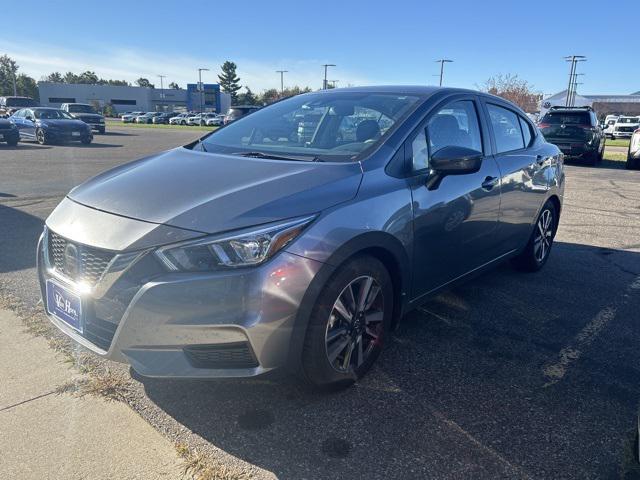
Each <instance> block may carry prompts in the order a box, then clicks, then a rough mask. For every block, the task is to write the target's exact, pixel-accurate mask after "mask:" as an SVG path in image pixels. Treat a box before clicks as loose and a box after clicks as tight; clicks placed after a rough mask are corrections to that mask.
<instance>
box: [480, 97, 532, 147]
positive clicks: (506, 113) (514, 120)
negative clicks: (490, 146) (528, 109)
mask: <svg viewBox="0 0 640 480" xmlns="http://www.w3.org/2000/svg"><path fill="white" fill-rule="evenodd" d="M487 109H488V110H489V118H490V119H491V125H492V126H493V134H494V136H495V140H496V149H497V151H498V153H502V152H509V151H511V150H518V149H520V148H524V139H523V138H522V130H521V128H520V122H519V120H518V118H519V117H518V115H516V114H515V113H514V112H512V111H511V110H507V109H506V108H502V107H498V106H497V105H491V104H489V105H487Z"/></svg>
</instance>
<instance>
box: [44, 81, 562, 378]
mask: <svg viewBox="0 0 640 480" xmlns="http://www.w3.org/2000/svg"><path fill="white" fill-rule="evenodd" d="M301 123H304V128H303V129H300V128H299V127H300V124H301ZM311 124H313V125H311ZM312 127H313V128H312ZM310 129H311V130H313V131H312V134H311V135H307V133H308V132H309V131H310ZM300 132H302V133H300ZM563 191H564V171H563V156H562V154H561V152H560V151H559V150H558V148H557V147H556V146H554V145H551V144H549V143H547V142H546V141H545V140H544V138H543V137H542V135H541V134H540V133H539V132H538V130H537V129H536V128H535V126H534V125H533V124H532V123H531V121H530V120H529V119H528V118H527V116H526V115H525V113H524V112H522V111H521V110H520V109H518V108H517V107H516V106H514V105H513V104H511V103H509V102H507V101H505V100H503V99H500V98H498V97H494V96H491V95H488V94H484V93H478V92H475V91H470V90H459V89H449V88H435V87H369V88H365V87H362V88H352V89H351V88H350V89H332V90H327V91H322V92H315V93H309V94H304V95H299V96H296V97H292V98H290V99H287V100H284V101H281V102H278V103H275V104H273V105H271V106H268V107H265V108H263V109H261V110H259V111H257V112H255V113H252V114H251V115H248V116H246V117H243V118H241V119H239V120H238V121H236V122H234V123H232V124H230V125H227V126H226V127H224V128H221V129H219V130H217V131H215V132H213V133H211V134H209V135H207V136H205V137H204V138H202V139H201V140H198V141H196V142H194V143H191V144H189V145H186V146H185V147H179V148H175V149H173V150H169V151H167V152H164V153H160V154H157V155H154V156H151V157H147V158H144V159H142V160H138V161H137V162H132V163H128V164H125V165H122V166H120V167H117V168H115V169H113V170H111V171H108V172H105V173H103V174H101V175H98V176H97V177H94V178H93V179H91V180H89V181H87V182H85V183H84V184H82V185H80V186H78V187H76V188H75V189H73V190H72V191H71V192H70V193H69V194H68V196H67V197H66V198H65V199H64V200H63V201H62V202H61V203H60V204H59V205H58V206H57V208H56V209H55V210H54V211H53V213H52V214H51V215H50V216H49V218H48V219H47V220H46V227H45V230H44V233H43V235H42V237H41V239H40V242H39V245H38V253H37V254H38V274H39V278H40V284H41V288H42V298H43V301H44V307H45V309H46V311H47V313H48V315H49V318H50V319H51V321H52V322H53V323H54V324H55V325H56V326H57V327H58V328H60V329H61V330H62V331H63V332H65V333H66V334H67V335H69V336H70V337H71V338H73V339H74V340H75V341H77V342H78V343H80V344H82V345H84V346H85V347H87V348H89V349H91V350H93V351H94V352H96V353H97V354H98V355H101V356H103V357H106V358H110V359H113V360H117V361H121V362H127V363H129V364H131V366H132V367H133V368H134V369H135V370H136V371H137V372H139V373H140V374H142V375H148V376H155V377H191V378H212V377H252V376H255V375H259V374H262V373H265V372H269V371H271V370H274V369H279V368H285V367H286V368H290V369H292V370H294V371H296V372H298V373H300V374H301V375H302V376H303V377H304V378H306V379H307V380H308V381H310V382H311V383H312V384H314V385H317V386H319V387H335V386H344V385H348V384H350V383H351V382H353V381H354V380H356V379H357V378H359V377H361V376H362V375H363V374H364V373H365V372H367V370H369V368H370V367H371V365H372V364H373V363H374V361H375V360H376V358H377V357H378V355H379V354H380V352H381V351H382V346H383V344H384V342H385V341H386V339H387V337H388V335H389V330H390V329H391V328H393V327H394V326H395V325H396V324H397V323H398V322H399V321H400V319H401V318H402V316H403V315H404V314H405V313H407V312H408V311H410V310H412V309H414V308H416V307H418V306H419V305H420V304H421V303H422V302H424V301H425V299H427V298H428V297H429V296H431V295H433V294H434V293H436V292H438V291H440V290H441V289H443V288H448V287H450V286H452V285H454V284H456V283H458V282H461V281H463V280H465V279H467V278H469V277H470V276H472V275H476V274H477V273H479V272H481V271H484V270H486V269H489V268H492V267H494V266H495V265H497V264H499V263H501V262H503V261H505V260H508V259H511V260H512V261H513V262H514V264H515V265H516V266H517V267H518V268H519V269H522V270H527V271H535V270H539V269H540V268H541V267H542V266H543V265H544V264H545V262H546V261H547V259H548V258H549V252H550V250H551V247H552V244H553V239H554V235H555V232H556V228H557V226H558V221H559V218H560V213H561V205H562V198H563Z"/></svg>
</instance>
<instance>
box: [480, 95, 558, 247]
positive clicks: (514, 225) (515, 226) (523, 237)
mask: <svg viewBox="0 0 640 480" xmlns="http://www.w3.org/2000/svg"><path fill="white" fill-rule="evenodd" d="M483 103H484V108H485V110H486V117H487V119H488V123H489V126H490V128H491V130H492V133H493V135H492V141H493V148H494V152H495V157H494V158H495V160H496V162H497V164H498V168H499V169H500V184H501V186H502V189H501V192H502V199H501V206H500V227H499V232H498V235H497V238H498V239H499V242H500V245H501V248H502V250H503V252H502V253H508V252H510V251H512V250H515V249H518V248H521V247H523V246H524V245H526V243H527V241H528V239H529V236H530V235H531V228H532V225H533V223H534V222H535V219H536V216H537V214H538V210H539V209H540V207H541V206H542V203H543V202H544V199H545V197H546V195H547V191H548V190H549V185H548V175H547V172H546V171H547V170H548V169H549V168H551V160H552V159H551V158H550V157H548V156H546V155H545V153H546V150H545V149H544V142H538V141H537V140H538V138H537V136H538V135H540V133H539V132H537V130H536V129H534V128H533V126H532V125H531V124H530V122H529V120H528V119H525V118H524V116H523V115H521V114H520V113H519V112H518V111H516V110H515V109H513V108H510V106H509V105H508V104H502V103H497V102H496V103H494V102H493V101H484V102H483Z"/></svg>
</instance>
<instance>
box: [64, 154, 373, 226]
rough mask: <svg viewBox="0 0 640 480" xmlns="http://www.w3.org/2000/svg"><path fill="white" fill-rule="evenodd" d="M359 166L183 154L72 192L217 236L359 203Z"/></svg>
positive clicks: (86, 201)
mask: <svg viewBox="0 0 640 480" xmlns="http://www.w3.org/2000/svg"><path fill="white" fill-rule="evenodd" d="M361 178H362V169H361V166H360V164H359V163H357V162H349V163H321V162H294V161H284V160H267V159H259V158H247V157H240V156H234V155H219V154H213V153H205V152H199V151H193V150H190V149H187V148H177V149H174V150H170V151H168V152H164V153H161V154H158V155H153V156H151V157H147V158H143V159H141V160H138V161H135V162H132V163H129V164H126V165H123V166H120V167H117V168H115V169H113V170H110V171H107V172H105V173H102V174H100V175H98V176H97V177H94V178H92V179H91V180H89V181H87V182H85V183H84V184H82V185H80V186H78V187H76V188H75V189H73V190H72V191H71V192H70V193H69V198H70V199H72V200H73V201H75V202H77V203H80V204H82V205H85V206H88V207H92V208H95V209H98V210H102V211H104V212H109V213H114V214H116V215H121V216H124V217H128V218H133V219H137V220H143V221H146V222H153V223H157V224H164V225H169V226H172V227H178V228H183V229H189V230H194V231H198V232H203V233H217V232H222V231H227V230H233V229H237V228H244V227H249V226H252V225H259V224H263V223H269V222H273V221H278V220H281V219H286V218H292V217H297V216H302V215H309V214H313V213H316V212H319V211H321V210H324V209H326V208H329V207H332V206H334V205H337V204H338V203H341V202H345V201H347V200H350V199H352V198H353V197H354V196H355V195H356V193H357V191H358V187H359V185H360V181H361Z"/></svg>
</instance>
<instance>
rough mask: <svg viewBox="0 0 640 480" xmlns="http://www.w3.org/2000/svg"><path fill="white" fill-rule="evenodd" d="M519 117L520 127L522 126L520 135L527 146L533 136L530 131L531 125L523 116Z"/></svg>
mask: <svg viewBox="0 0 640 480" xmlns="http://www.w3.org/2000/svg"><path fill="white" fill-rule="evenodd" d="M519 119H520V127H521V128H522V137H523V138H524V146H525V147H528V146H529V145H531V139H532V138H533V134H532V133H531V125H529V122H527V121H526V120H525V119H524V118H522V117H519Z"/></svg>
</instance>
